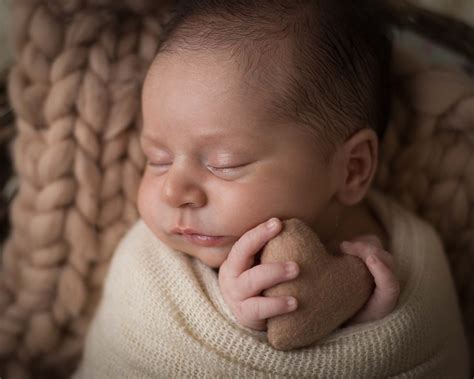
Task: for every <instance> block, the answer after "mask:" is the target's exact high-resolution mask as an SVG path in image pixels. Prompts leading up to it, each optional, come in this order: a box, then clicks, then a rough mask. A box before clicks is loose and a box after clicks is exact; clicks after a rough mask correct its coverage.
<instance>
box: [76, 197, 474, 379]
mask: <svg viewBox="0 0 474 379" xmlns="http://www.w3.org/2000/svg"><path fill="white" fill-rule="evenodd" d="M369 199H370V203H371V205H372V207H373V208H374V209H375V210H376V212H377V214H379V215H380V217H381V219H382V220H383V222H384V224H385V225H386V227H387V230H388V233H389V234H390V236H391V243H390V249H391V251H392V252H393V257H394V262H395V266H396V267H397V276H398V277H399V278H400V281H401V283H402V291H401V295H400V301H399V303H398V305H397V307H396V308H395V310H394V311H393V312H392V313H391V314H390V315H389V316H387V317H385V318H384V319H381V320H378V321H374V322H371V323H364V324H358V325H354V326H350V327H346V328H341V329H338V330H337V331H336V332H334V333H332V334H331V335H329V336H328V337H327V338H325V339H324V340H322V341H319V342H318V343H317V344H316V345H312V346H309V347H307V348H304V349H298V350H292V351H287V352H283V351H278V350H275V349H273V347H272V346H271V345H269V343H268V341H267V340H266V337H265V333H264V332H258V331H254V330H252V329H249V328H244V327H242V326H241V325H239V323H238V322H237V320H236V319H235V317H234V316H233V314H232V311H231V310H230V309H229V307H228V306H227V304H226V303H225V301H224V299H223V298H222V294H221V291H220V289H219V285H218V280H217V275H216V273H215V271H214V270H212V269H211V268H209V267H208V266H206V265H204V264H203V263H202V262H200V261H199V260H196V259H194V258H191V257H189V256H188V255H186V254H183V253H180V252H177V251H174V250H172V249H169V248H168V247H167V246H166V245H164V244H163V243H162V242H161V241H160V240H159V239H157V238H156V236H154V234H153V233H152V232H151V231H150V229H149V228H148V227H147V226H146V225H145V224H144V223H143V221H139V222H138V223H137V225H136V226H135V227H134V228H133V229H132V230H131V231H130V232H129V233H128V235H127V236H126V237H125V239H124V240H123V241H122V243H121V245H120V246H119V248H118V250H117V253H116V255H115V256H114V257H113V260H112V264H111V266H110V271H109V275H108V278H107V281H106V285H105V288H104V298H103V301H102V303H101V305H100V307H99V309H98V312H97V314H96V317H95V319H94V321H93V323H92V325H91V328H90V332H89V334H88V336H87V340H86V348H85V355H84V360H83V362H82V365H81V367H80V370H79V371H78V372H77V373H76V375H75V378H87V379H93V378H101V379H102V378H117V377H121V378H150V379H151V378H160V377H163V378H164V377H195V378H198V377H199V378H202V377H208V378H211V377H212V378H215V377H245V378H255V377H258V378H263V377H273V378H277V377H314V378H349V377H362V378H370V377H377V378H385V377H417V378H418V377H442V378H448V377H449V378H465V377H467V376H468V367H467V356H466V342H465V337H464V335H463V330H462V326H461V321H460V316H459V311H458V304H457V300H456V295H455V290H454V286H453V281H452V279H451V277H450V273H449V268H448V265H447V262H446V258H445V256H444V252H443V250H442V246H441V243H440V240H439V239H438V237H437V235H436V233H435V232H434V230H433V229H432V228H431V227H430V226H429V225H428V224H426V223H425V222H423V221H421V220H420V219H418V218H417V217H416V216H414V215H413V214H411V213H409V212H408V211H406V210H404V209H402V208H400V207H399V206H398V205H397V204H396V203H394V202H393V201H392V200H390V199H389V198H385V197H384V196H382V195H381V194H379V193H376V192H373V193H372V194H371V196H370V197H369ZM178 278H179V279H178Z"/></svg>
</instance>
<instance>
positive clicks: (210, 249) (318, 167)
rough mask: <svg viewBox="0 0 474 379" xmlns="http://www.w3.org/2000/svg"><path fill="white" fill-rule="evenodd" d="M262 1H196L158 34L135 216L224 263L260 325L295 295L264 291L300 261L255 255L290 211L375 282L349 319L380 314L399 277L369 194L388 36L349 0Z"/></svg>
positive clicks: (146, 96)
mask: <svg viewBox="0 0 474 379" xmlns="http://www.w3.org/2000/svg"><path fill="white" fill-rule="evenodd" d="M257 3H258V5H253V6H252V4H253V3H252V2H245V1H244V2H238V1H237V2H234V1H231V2H228V1H222V2H212V3H211V2H207V1H205V2H190V3H188V4H187V6H186V7H185V9H184V10H183V11H182V13H181V16H178V17H177V21H176V22H175V24H172V26H171V27H170V30H169V31H168V34H167V35H166V37H165V38H164V40H163V41H162V45H161V47H160V51H159V53H158V55H157V57H156V58H155V60H154V62H153V64H152V66H151V68H150V70H149V72H148V75H147V77H146V80H145V83H144V89H143V130H142V134H141V142H142V146H143V151H144V153H145V155H146V157H147V160H148V163H147V167H146V170H145V173H144V176H143V180H142V183H141V187H140V190H139V196H138V207H139V212H140V215H141V217H142V218H143V220H144V221H145V223H146V224H147V225H148V227H149V228H150V229H151V230H152V231H153V233H154V234H155V235H156V236H157V237H158V238H159V239H160V240H161V241H163V243H165V244H166V245H168V246H169V247H171V248H172V249H175V250H178V251H182V252H184V253H186V254H189V255H190V256H193V257H196V258H197V259H199V260H201V261H202V262H204V263H205V264H206V265H208V266H210V267H214V268H216V270H218V271H219V285H220V288H221V291H222V295H223V297H224V299H225V300H226V302H227V303H228V305H229V306H230V307H231V309H232V310H233V312H234V314H235V316H236V317H237V319H238V320H239V322H240V323H241V325H243V326H246V327H249V328H252V329H257V330H265V328H266V319H268V318H269V317H273V316H276V315H279V314H282V313H286V312H291V311H293V310H295V309H296V308H297V306H298V304H297V299H295V298H294V297H264V296H259V294H260V293H261V292H262V291H264V290H265V289H267V288H269V287H272V286H274V285H275V284H277V283H280V282H282V281H287V280H292V279H294V278H295V277H296V276H297V275H298V271H299V268H298V266H297V265H296V264H295V263H294V262H286V263H272V264H258V265H254V264H255V257H256V254H258V252H259V251H260V250H261V248H262V247H263V246H264V244H265V243H266V242H267V241H268V240H269V239H271V238H273V237H274V236H276V235H277V234H278V233H279V231H280V229H281V222H280V220H283V219H287V218H299V219H301V220H303V221H305V222H306V223H307V224H308V225H310V226H311V227H312V228H313V229H314V230H315V231H316V232H317V233H318V235H319V237H320V238H321V240H322V242H323V243H325V244H326V246H330V247H331V248H332V249H339V243H340V242H342V241H350V242H346V243H344V244H343V245H341V246H340V249H341V250H342V251H343V252H345V253H349V254H354V255H357V256H359V257H360V258H361V259H363V260H364V262H366V263H367V266H368V269H369V270H370V272H371V273H372V274H373V276H374V279H375V283H376V288H375V291H374V293H373V296H372V298H370V299H369V301H368V303H367V304H366V306H365V307H364V308H363V309H362V310H361V311H360V312H359V313H358V314H357V315H356V316H355V317H354V318H353V320H352V322H363V321H370V320H375V319H378V318H382V317H384V316H385V315H387V314H388V313H389V312H390V311H391V310H392V309H393V308H394V306H395V304H396V301H397V298H398V292H399V286H398V281H397V280H396V278H395V276H394V274H393V272H392V269H393V267H392V261H391V256H390V254H389V253H387V252H386V251H385V249H387V239H388V238H389V236H387V235H386V233H385V231H384V229H383V227H382V225H380V223H379V220H377V218H376V217H375V216H374V214H372V213H371V211H370V209H369V208H368V207H367V204H366V203H365V201H364V198H365V196H366V193H367V191H368V190H369V187H370V184H371V182H372V178H373V176H374V173H375V170H376V167H377V149H378V134H379V135H380V134H381V133H382V132H383V130H384V128H385V126H386V119H387V112H388V109H387V104H388V96H389V88H388V86H387V83H388V81H389V79H388V75H389V52H390V44H389V40H388V39H387V37H386V36H385V34H383V31H382V30H381V28H382V27H381V25H379V24H377V22H376V20H375V19H371V16H370V12H367V11H366V10H359V9H358V6H359V5H357V6H356V5H350V2H348V1H336V2H329V1H321V2H316V3H314V4H313V5H311V4H312V2H307V1H297V2H293V1H288V2H285V1H283V2H281V4H279V3H280V2H276V3H275V2H271V1H270V2H266V1H264V2H257ZM257 3H255V4H257ZM211 4H212V5H211ZM318 4H319V5H318ZM284 6H285V7H288V8H287V9H285V8H283V7H284ZM252 7H254V8H255V9H252ZM245 12H248V13H249V14H254V15H253V16H251V17H250V16H249V17H247V16H246V13H245ZM280 12H283V13H282V14H281V16H282V17H283V18H282V17H279V13H280ZM231 14H232V15H233V16H231ZM227 17H229V19H227ZM265 17H269V19H268V20H266V19H265ZM310 20H311V24H306V23H308V22H309V21H310ZM366 22H368V23H367V24H366ZM337 28H339V29H340V30H336V29H337ZM293 29H294V31H292V30H293ZM237 36H239V38H238V37H237Z"/></svg>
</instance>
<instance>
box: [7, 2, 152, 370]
mask: <svg viewBox="0 0 474 379" xmlns="http://www.w3.org/2000/svg"><path fill="white" fill-rule="evenodd" d="M94 3H97V4H94ZM109 3H110V4H109V7H105V6H106V5H107V4H105V2H103V1H97V2H92V1H91V2H90V3H89V4H83V2H81V1H69V2H68V1H66V2H63V1H62V2H59V1H58V2H57V3H53V2H51V3H48V2H38V1H22V2H18V3H16V4H14V18H15V28H16V29H15V33H14V36H15V56H16V62H17V63H16V65H15V67H14V68H13V69H12V71H11V74H10V80H9V93H10V98H11V102H12V106H13V108H14V110H15V113H16V116H17V120H16V125H17V129H18V137H17V138H16V140H15V142H14V149H13V151H14V162H15V168H16V171H17V173H18V176H19V178H20V188H19V193H18V194H17V196H16V198H15V199H14V201H13V204H12V208H11V218H12V233H11V236H10V239H9V240H8V242H7V243H6V245H5V247H4V251H3V268H2V272H1V276H0V289H1V291H0V305H1V308H0V356H1V358H2V366H3V367H4V370H5V371H4V372H3V373H2V376H3V375H4V376H6V377H8V378H10V377H24V376H26V375H27V374H28V371H31V370H33V371H32V372H34V370H38V372H40V371H41V370H47V368H48V367H49V368H51V367H56V368H57V367H61V366H63V367H67V366H68V365H71V367H72V365H73V364H75V363H76V361H77V359H78V357H79V355H80V352H81V348H82V344H83V337H84V335H85V332H86V330H87V326H88V323H89V320H90V318H91V317H92V314H93V311H94V310H95V308H96V305H97V303H98V301H99V298H100V292H101V286H102V282H103V278H104V275H105V273H106V271H107V268H108V262H109V260H110V257H111V255H112V253H113V251H114V248H115V246H116V244H117V242H118V240H119V239H120V238H121V237H122V236H123V234H124V233H125V231H126V230H127V228H128V227H129V226H130V225H131V224H132V223H133V222H134V221H135V220H136V219H137V217H138V214H137V209H136V205H135V198H136V192H137V188H138V184H139V178H140V176H141V172H142V169H143V167H144V157H143V155H142V153H141V150H140V147H139V143H138V130H139V124H140V122H141V121H140V112H139V110H140V104H139V99H140V91H141V84H142V81H143V78H144V75H145V72H146V70H147V68H148V66H149V64H150V62H151V60H152V59H153V57H154V55H155V53H156V48H157V41H158V40H159V34H160V30H161V28H160V18H159V17H158V16H157V15H156V10H155V13H151V14H149V12H150V10H151V8H150V6H148V7H147V4H146V3H145V2H142V3H141V4H140V2H134V1H130V4H134V7H135V9H134V10H135V11H137V12H139V11H142V12H145V11H146V12H147V15H141V16H140V17H137V15H134V14H132V13H130V11H129V13H125V10H126V4H125V3H124V4H118V5H117V4H116V3H114V2H112V1H110V2H109ZM151 3H152V2H150V4H151ZM111 4H114V6H116V7H117V9H111V7H110V5H111ZM96 5H97V6H96ZM148 5H149V4H148ZM155 7H156V6H155ZM27 368H29V370H26V369H27ZM64 370H67V369H66V368H65V369H64ZM35 377H37V376H35Z"/></svg>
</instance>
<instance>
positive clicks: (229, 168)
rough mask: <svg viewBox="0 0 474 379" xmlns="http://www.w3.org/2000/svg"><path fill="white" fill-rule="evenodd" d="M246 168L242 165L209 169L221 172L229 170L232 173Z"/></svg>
mask: <svg viewBox="0 0 474 379" xmlns="http://www.w3.org/2000/svg"><path fill="white" fill-rule="evenodd" d="M244 166H246V165H245V164H241V165H238V166H228V167H213V166H209V168H211V169H213V170H217V171H219V172H226V171H227V170H229V171H231V170H236V169H239V168H242V167H244Z"/></svg>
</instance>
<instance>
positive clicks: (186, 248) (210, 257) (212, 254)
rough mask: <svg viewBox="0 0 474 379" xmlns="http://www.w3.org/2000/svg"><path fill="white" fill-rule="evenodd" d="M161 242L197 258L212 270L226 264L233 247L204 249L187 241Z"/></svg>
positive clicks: (172, 240)
mask: <svg viewBox="0 0 474 379" xmlns="http://www.w3.org/2000/svg"><path fill="white" fill-rule="evenodd" d="M160 239H161V238H160ZM161 241H162V242H163V243H164V244H165V245H167V246H168V247H169V248H171V249H173V250H176V251H180V252H182V253H184V254H186V255H189V256H191V257H194V258H197V259H199V260H200V261H201V262H202V263H204V264H205V265H206V266H209V267H212V268H219V267H220V266H221V265H222V263H224V261H225V260H226V259H227V256H228V255H229V253H230V251H231V249H232V245H233V244H231V243H229V244H228V245H224V246H219V247H203V246H196V245H193V244H192V243H189V242H186V241H179V240H178V241H177V240H176V239H172V238H171V239H170V238H166V237H165V238H163V239H161Z"/></svg>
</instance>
